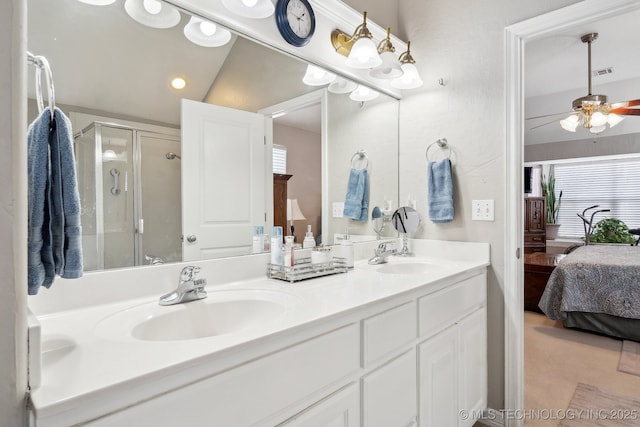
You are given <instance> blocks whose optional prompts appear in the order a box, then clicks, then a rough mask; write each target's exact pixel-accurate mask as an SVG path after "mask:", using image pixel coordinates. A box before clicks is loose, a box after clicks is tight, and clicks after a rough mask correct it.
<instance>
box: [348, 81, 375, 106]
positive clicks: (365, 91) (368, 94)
mask: <svg viewBox="0 0 640 427" xmlns="http://www.w3.org/2000/svg"><path fill="white" fill-rule="evenodd" d="M378 95H380V92H378V91H375V90H373V89H370V88H368V87H366V86H363V85H358V87H357V88H356V90H354V91H353V92H351V95H349V98H351V99H352V100H353V101H358V102H365V101H372V100H374V99H376V98H377V97H378Z"/></svg>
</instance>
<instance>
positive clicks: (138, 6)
mask: <svg viewBox="0 0 640 427" xmlns="http://www.w3.org/2000/svg"><path fill="white" fill-rule="evenodd" d="M124 9H125V10H126V11H127V14H128V15H129V16H130V17H131V18H133V19H134V20H136V21H137V22H139V23H141V24H142V25H146V26H147V27H152V28H171V27H173V26H175V25H177V24H178V22H180V12H178V10H177V9H176V8H175V7H173V6H171V5H169V4H167V3H163V2H160V1H159V0H126V1H125V2H124Z"/></svg>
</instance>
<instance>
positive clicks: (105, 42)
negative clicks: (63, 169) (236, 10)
mask: <svg viewBox="0 0 640 427" xmlns="http://www.w3.org/2000/svg"><path fill="white" fill-rule="evenodd" d="M28 3H29V4H28V50H29V51H30V52H32V53H33V54H35V55H42V56H45V57H46V58H47V59H48V61H49V63H50V64H51V68H52V70H53V77H54V82H55V93H56V105H57V106H58V107H60V108H61V109H62V110H63V111H64V112H65V114H67V116H69V118H70V119H71V121H72V124H73V129H74V132H75V134H76V135H75V154H76V162H77V172H78V180H79V191H80V196H81V204H82V225H83V252H84V258H85V260H84V261H85V262H84V264H85V270H86V271H91V270H102V269H111V268H122V267H131V266H137V265H148V264H153V263H159V262H163V263H164V262H177V261H183V260H185V261H188V260H194V259H200V258H209V257H224V256H237V255H244V254H247V255H249V254H251V253H252V229H253V226H254V225H259V226H263V227H264V231H265V233H268V232H269V231H270V226H271V225H272V224H273V222H274V218H277V217H278V214H279V213H278V212H274V204H277V203H274V197H275V198H276V199H277V198H278V197H283V196H282V195H279V194H278V193H277V190H274V188H275V186H274V179H273V177H274V175H273V171H272V165H273V163H274V161H273V160H272V158H271V156H272V153H273V147H276V151H278V150H279V151H278V152H282V151H286V168H285V169H284V170H282V171H280V174H279V175H291V176H290V177H289V178H288V179H287V181H286V187H287V190H286V194H285V196H284V197H285V199H284V202H283V203H284V205H286V199H291V200H295V201H296V203H297V206H298V207H299V208H300V209H299V210H300V212H301V213H302V216H303V217H304V219H295V218H294V222H293V224H294V226H295V234H296V241H297V242H302V239H303V238H304V232H305V231H306V228H307V225H311V227H312V230H313V232H314V235H315V236H316V238H317V239H318V242H319V243H320V242H321V243H323V244H333V243H334V239H335V237H336V235H339V234H342V233H345V231H348V232H349V233H350V234H351V235H354V236H355V235H358V236H362V237H361V238H362V239H368V238H370V237H371V236H375V233H374V231H373V225H372V222H371V220H370V218H367V220H366V221H353V220H348V219H345V218H334V215H333V213H332V208H333V205H334V203H336V202H337V203H339V202H344V199H345V194H346V191H347V180H348V177H349V174H350V168H351V167H354V166H355V167H362V162H361V163H358V162H355V163H354V162H353V161H352V159H353V156H354V155H355V154H356V153H357V152H359V151H364V152H365V153H366V160H367V162H366V165H367V168H368V172H369V177H370V181H369V188H370V195H369V205H370V207H369V217H370V214H371V209H372V208H373V206H376V205H379V206H382V204H383V200H392V201H393V202H394V203H397V201H398V194H397V193H398V169H397V168H398V160H397V159H398V104H399V102H398V100H396V99H394V98H392V97H389V96H387V95H384V94H380V95H379V96H378V98H376V99H375V100H372V101H367V102H364V103H363V102H356V101H353V100H351V99H350V97H349V94H348V93H346V94H342V93H334V92H330V91H328V90H327V89H326V88H327V86H326V85H324V86H310V85H307V84H305V83H304V82H303V77H304V75H305V72H306V70H307V64H306V63H304V62H302V61H300V60H299V59H297V58H294V57H292V56H291V55H288V54H284V53H282V52H280V51H277V50H274V49H272V48H270V47H268V46H264V45H263V44H261V43H257V42H255V41H251V40H248V39H246V38H244V37H242V36H238V35H236V34H233V33H231V34H230V36H229V37H228V39H229V40H228V42H226V43H225V44H223V45H221V46H218V47H207V46H202V45H199V44H196V43H194V42H192V41H191V40H190V39H189V38H187V37H186V36H185V27H188V26H190V25H199V24H198V23H196V24H193V22H192V20H191V18H192V16H191V15H190V14H188V13H186V12H185V11H182V10H180V11H178V13H179V18H178V19H179V21H178V23H177V24H176V25H175V26H172V27H170V28H165V29H159V28H151V27H149V26H147V25H143V24H141V23H139V22H138V21H136V20H134V19H132V17H131V16H129V14H128V13H127V11H126V10H125V1H124V0H116V1H115V3H113V4H110V5H106V6H94V5H89V4H86V3H83V2H81V1H78V0H59V1H56V2H52V1H49V0H29V2H28ZM139 3H141V4H142V2H139ZM267 19H274V18H273V16H272V17H270V18H267ZM190 22H192V23H191V24H190ZM274 25H275V24H274ZM205 31H209V32H211V31H214V29H213V28H211V27H208V28H206V29H205ZM216 31H218V32H221V31H222V32H223V31H226V30H225V29H224V28H222V27H220V26H219V27H218V28H217V29H216ZM29 74H30V75H29V79H30V80H29V87H28V94H29V120H33V119H34V118H35V116H36V114H37V108H36V103H35V101H34V98H35V91H34V89H33V86H34V83H33V76H32V75H31V74H32V73H29ZM176 77H179V78H182V79H184V82H185V83H186V86H185V87H184V88H183V89H175V88H173V87H171V81H172V80H173V79H174V78H176ZM185 100H188V101H185ZM189 101H193V102H189ZM279 105H286V106H289V107H287V108H288V109H287V111H278V114H277V115H276V114H273V115H272V114H271V112H275V111H276V110H277V108H275V109H274V108H273V107H274V106H279ZM202 106H204V108H205V110H200V108H201V107H202ZM209 107H211V108H213V111H214V114H215V113H216V108H218V109H220V108H221V107H222V108H223V110H222V111H223V113H226V111H227V110H233V111H237V112H239V113H248V114H254V115H260V116H261V117H262V119H261V125H260V126H261V127H262V128H263V131H264V132H266V139H267V141H268V142H267V144H266V145H265V144H264V141H262V142H261V148H260V150H258V151H260V153H259V155H258V156H253V154H251V153H250V151H251V150H254V151H255V147H254V148H247V147H245V145H243V144H241V143H240V142H238V141H239V139H238V138H240V136H237V135H236V134H234V133H233V132H234V131H233V130H231V131H229V129H227V131H229V132H231V133H230V134H227V136H226V137H225V138H226V145H206V146H203V147H204V148H203V147H201V151H194V150H192V147H193V144H194V143H193V138H192V136H190V135H191V134H187V135H188V136H187V137H185V129H186V126H185V123H187V122H189V121H191V122H193V117H196V116H198V114H200V116H198V117H200V118H199V119H198V120H200V122H197V121H196V123H198V125H199V126H205V127H207V126H208V129H209V130H210V131H211V132H213V134H222V133H223V132H226V131H224V130H221V128H220V126H219V125H210V124H209V121H208V120H209V119H208V117H209V116H208V114H209V112H210V110H209V109H207V108H209ZM201 111H205V112H204V113H201ZM217 112H220V110H218V111H217ZM281 113H286V114H284V115H282V114H281ZM240 115H242V114H240ZM202 117H205V119H204V120H205V121H206V124H205V125H203V124H202V123H203V122H202V120H201V119H202ZM234 120H235V116H234V118H229V117H227V116H223V117H222V119H221V123H223V124H225V123H227V124H228V123H231V122H234ZM234 123H235V122H234ZM216 126H218V127H216ZM240 133H241V132H240ZM238 135H239V134H238ZM204 139H205V140H206V139H207V137H206V136H205V137H204ZM186 144H189V145H188V146H187V145H186ZM185 147H187V148H188V149H187V148H185ZM242 160H246V161H245V162H244V163H242ZM254 175H255V176H254ZM194 180H195V181H194ZM203 180H207V181H206V183H204V182H203ZM231 201H233V202H231ZM276 209H278V208H277V207H276ZM284 209H286V206H285V208H284ZM249 210H251V211H252V212H253V215H254V217H248V216H247V215H248V214H247V212H248V211H249ZM294 210H296V209H294ZM185 212H186V213H187V215H185ZM193 212H196V213H197V215H196V216H197V217H198V219H199V220H201V221H202V222H204V223H214V222H215V223H216V225H218V226H219V227H218V229H219V230H218V234H216V235H215V236H214V238H213V239H214V240H215V241H216V242H217V243H216V244H218V246H215V244H214V245H213V246H211V247H209V248H208V249H207V250H199V251H198V252H197V253H196V254H193V253H191V254H189V250H190V248H189V246H188V245H189V244H190V243H193V244H194V246H198V245H199V244H200V243H201V242H203V241H204V240H205V239H203V238H202V237H201V236H200V235H199V231H198V232H194V231H193V229H191V228H189V227H190V226H189V225H188V224H186V223H185V221H187V219H185V217H186V216H192V215H191V214H192V213H193ZM203 212H204V213H203ZM256 212H257V213H259V214H256ZM280 214H282V213H280ZM289 224H290V222H289V221H287V222H286V226H287V230H286V231H288V228H289V227H288V225H289ZM220 230H223V232H220ZM225 233H226V234H225ZM191 240H194V242H190V241H191ZM219 242H222V243H219Z"/></svg>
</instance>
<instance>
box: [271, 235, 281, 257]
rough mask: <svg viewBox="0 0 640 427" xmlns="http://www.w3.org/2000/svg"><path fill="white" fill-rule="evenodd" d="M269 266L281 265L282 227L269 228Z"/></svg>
mask: <svg viewBox="0 0 640 427" xmlns="http://www.w3.org/2000/svg"><path fill="white" fill-rule="evenodd" d="M271 264H274V265H282V227H281V226H275V227H272V228H271Z"/></svg>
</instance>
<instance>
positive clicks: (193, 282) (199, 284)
mask: <svg viewBox="0 0 640 427" xmlns="http://www.w3.org/2000/svg"><path fill="white" fill-rule="evenodd" d="M199 271H200V267H195V266H192V265H190V266H188V267H185V268H183V269H182V271H181V272H180V280H179V281H178V288H177V289H176V290H175V291H173V292H169V293H168V294H166V295H162V296H161V297H160V301H159V302H158V303H159V304H160V305H174V304H180V303H183V302H189V301H195V300H199V299H204V298H206V297H207V291H205V290H204V287H205V286H206V285H207V279H196V275H197V274H198V272H199Z"/></svg>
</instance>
